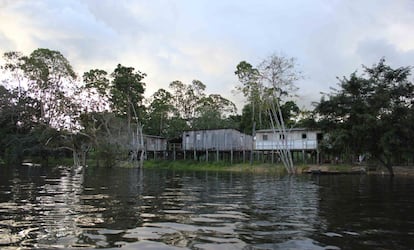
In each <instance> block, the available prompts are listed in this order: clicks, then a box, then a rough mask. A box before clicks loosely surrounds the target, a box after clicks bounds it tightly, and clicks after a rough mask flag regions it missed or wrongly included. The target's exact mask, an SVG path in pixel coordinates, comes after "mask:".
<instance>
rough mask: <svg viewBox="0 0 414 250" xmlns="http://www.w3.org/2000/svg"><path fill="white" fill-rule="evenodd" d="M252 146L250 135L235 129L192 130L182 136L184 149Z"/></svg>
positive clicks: (219, 149) (221, 148)
mask: <svg viewBox="0 0 414 250" xmlns="http://www.w3.org/2000/svg"><path fill="white" fill-rule="evenodd" d="M252 147H253V138H252V136H250V135H246V134H243V133H241V132H240V131H237V130H235V129H211V130H192V131H185V132H183V136H182V150H184V151H187V150H188V151H190V150H196V151H205V150H209V151H247V150H252Z"/></svg>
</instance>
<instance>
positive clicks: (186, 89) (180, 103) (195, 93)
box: [169, 80, 206, 124]
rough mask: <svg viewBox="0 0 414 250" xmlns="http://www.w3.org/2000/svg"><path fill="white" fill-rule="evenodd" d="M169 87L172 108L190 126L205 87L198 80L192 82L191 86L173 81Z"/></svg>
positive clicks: (203, 94)
mask: <svg viewBox="0 0 414 250" xmlns="http://www.w3.org/2000/svg"><path fill="white" fill-rule="evenodd" d="M169 87H170V89H171V90H172V95H173V97H174V99H173V100H174V107H175V108H176V110H177V112H178V115H179V116H180V117H181V118H183V119H184V120H186V121H187V123H188V124H191V123H192V122H193V120H194V118H195V117H196V112H197V107H199V105H200V101H201V100H202V98H204V96H205V93H204V91H205V89H206V85H204V84H203V83H202V82H201V81H199V80H193V81H192V83H191V84H184V83H182V82H181V81H173V82H172V83H170V85H169Z"/></svg>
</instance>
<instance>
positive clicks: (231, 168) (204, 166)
mask: <svg viewBox="0 0 414 250" xmlns="http://www.w3.org/2000/svg"><path fill="white" fill-rule="evenodd" d="M144 168H146V169H172V170H182V171H215V172H218V171H222V172H252V173H253V172H257V173H259V172H261V173H276V174H285V173H286V170H285V169H284V167H283V166H281V165H274V164H263V163H254V164H253V165H250V164H249V163H238V164H230V163H229V162H222V161H219V162H199V161H192V160H177V161H154V160H147V161H145V162H144Z"/></svg>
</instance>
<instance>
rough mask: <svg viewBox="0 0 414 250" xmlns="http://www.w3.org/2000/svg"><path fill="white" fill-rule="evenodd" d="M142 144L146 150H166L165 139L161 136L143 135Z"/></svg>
mask: <svg viewBox="0 0 414 250" xmlns="http://www.w3.org/2000/svg"><path fill="white" fill-rule="evenodd" d="M144 145H145V150H146V151H157V152H159V151H166V150H167V139H166V138H164V137H161V136H155V135H144Z"/></svg>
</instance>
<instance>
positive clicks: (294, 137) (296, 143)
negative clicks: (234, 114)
mask: <svg viewBox="0 0 414 250" xmlns="http://www.w3.org/2000/svg"><path fill="white" fill-rule="evenodd" d="M321 140H322V133H321V132H320V131H318V130H311V129H306V128H290V129H286V133H285V134H283V133H281V131H279V130H275V131H273V130H272V129H263V130H258V131H256V137H255V143H254V146H255V148H254V150H256V152H262V154H263V155H264V156H266V155H269V154H270V155H271V158H272V162H273V157H274V156H273V154H274V153H275V152H276V153H277V151H278V150H281V149H288V150H290V151H291V154H292V157H293V160H294V161H296V162H299V161H302V162H304V163H307V162H309V161H311V162H313V163H317V164H318V163H320V154H319V142H320V141H321Z"/></svg>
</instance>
